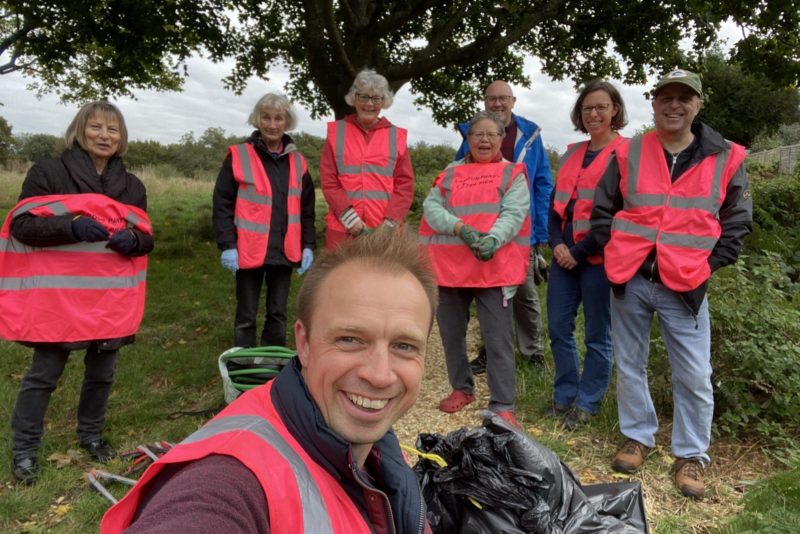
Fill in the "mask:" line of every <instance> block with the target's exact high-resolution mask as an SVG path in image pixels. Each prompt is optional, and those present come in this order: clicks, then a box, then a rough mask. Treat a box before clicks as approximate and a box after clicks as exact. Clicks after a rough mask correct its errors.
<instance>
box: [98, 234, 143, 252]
mask: <svg viewBox="0 0 800 534" xmlns="http://www.w3.org/2000/svg"><path fill="white" fill-rule="evenodd" d="M106 248H110V249H111V250H113V251H115V252H119V253H120V254H122V255H123V256H130V255H131V254H133V253H134V252H136V249H138V248H139V240H138V239H136V235H135V234H134V233H133V232H132V231H130V230H120V231H118V232H114V235H112V236H111V239H109V240H108V244H107V245H106Z"/></svg>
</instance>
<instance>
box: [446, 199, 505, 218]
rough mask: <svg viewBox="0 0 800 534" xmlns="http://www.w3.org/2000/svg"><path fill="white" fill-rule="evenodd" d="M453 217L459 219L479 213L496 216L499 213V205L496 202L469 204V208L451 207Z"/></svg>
mask: <svg viewBox="0 0 800 534" xmlns="http://www.w3.org/2000/svg"><path fill="white" fill-rule="evenodd" d="M450 209H451V210H452V211H453V215H457V216H459V217H461V216H462V215H477V214H479V213H487V214H497V213H498V212H499V211H500V204H499V203H497V202H488V203H483V204H471V205H469V206H451V208H450Z"/></svg>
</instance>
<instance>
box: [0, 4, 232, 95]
mask: <svg viewBox="0 0 800 534" xmlns="http://www.w3.org/2000/svg"><path fill="white" fill-rule="evenodd" d="M229 8H230V2H228V1H225V0H171V1H169V2H163V1H159V0H93V1H89V2H87V1H84V0H57V1H56V0H46V1H31V0H8V1H2V2H0V54H4V57H3V59H7V61H6V62H5V63H2V64H0V74H8V73H10V72H15V71H20V72H22V73H23V74H25V75H28V76H31V77H32V78H33V82H32V84H31V85H32V87H33V88H34V89H35V90H37V91H39V92H40V93H43V92H55V93H57V94H59V95H61V97H62V98H63V99H64V100H66V101H75V102H82V101H86V100H90V99H94V98H104V97H111V96H118V95H133V91H134V90H138V89H146V88H156V89H162V90H177V89H179V88H180V86H181V83H182V81H183V76H185V74H186V71H185V61H186V59H187V58H188V57H190V56H191V55H192V54H194V53H196V52H199V51H201V50H204V51H207V52H208V53H209V54H210V55H211V57H212V58H217V59H220V58H222V53H223V51H224V50H225V49H226V47H227V45H228V39H229V35H230V34H229V33H228V30H229V25H230V22H231V21H230V20H229V18H228V14H227V10H228V9H229Z"/></svg>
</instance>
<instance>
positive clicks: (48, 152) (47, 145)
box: [15, 133, 65, 161]
mask: <svg viewBox="0 0 800 534" xmlns="http://www.w3.org/2000/svg"><path fill="white" fill-rule="evenodd" d="M15 139H16V146H17V157H19V159H21V160H23V161H39V160H40V159H44V158H52V157H55V156H58V155H59V154H61V152H63V151H64V148H65V142H64V138H63V137H56V136H55V135H50V134H42V133H37V134H29V133H26V134H21V135H19V136H15Z"/></svg>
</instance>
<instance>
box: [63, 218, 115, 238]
mask: <svg viewBox="0 0 800 534" xmlns="http://www.w3.org/2000/svg"><path fill="white" fill-rule="evenodd" d="M72 235H74V236H75V239H77V240H78V241H87V242H89V243H94V242H95V241H105V240H106V239H108V235H109V234H108V230H106V229H105V227H104V226H103V225H102V224H100V223H99V222H97V221H95V220H94V219H92V218H91V217H83V216H81V215H78V216H77V217H75V218H74V219H72Z"/></svg>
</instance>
